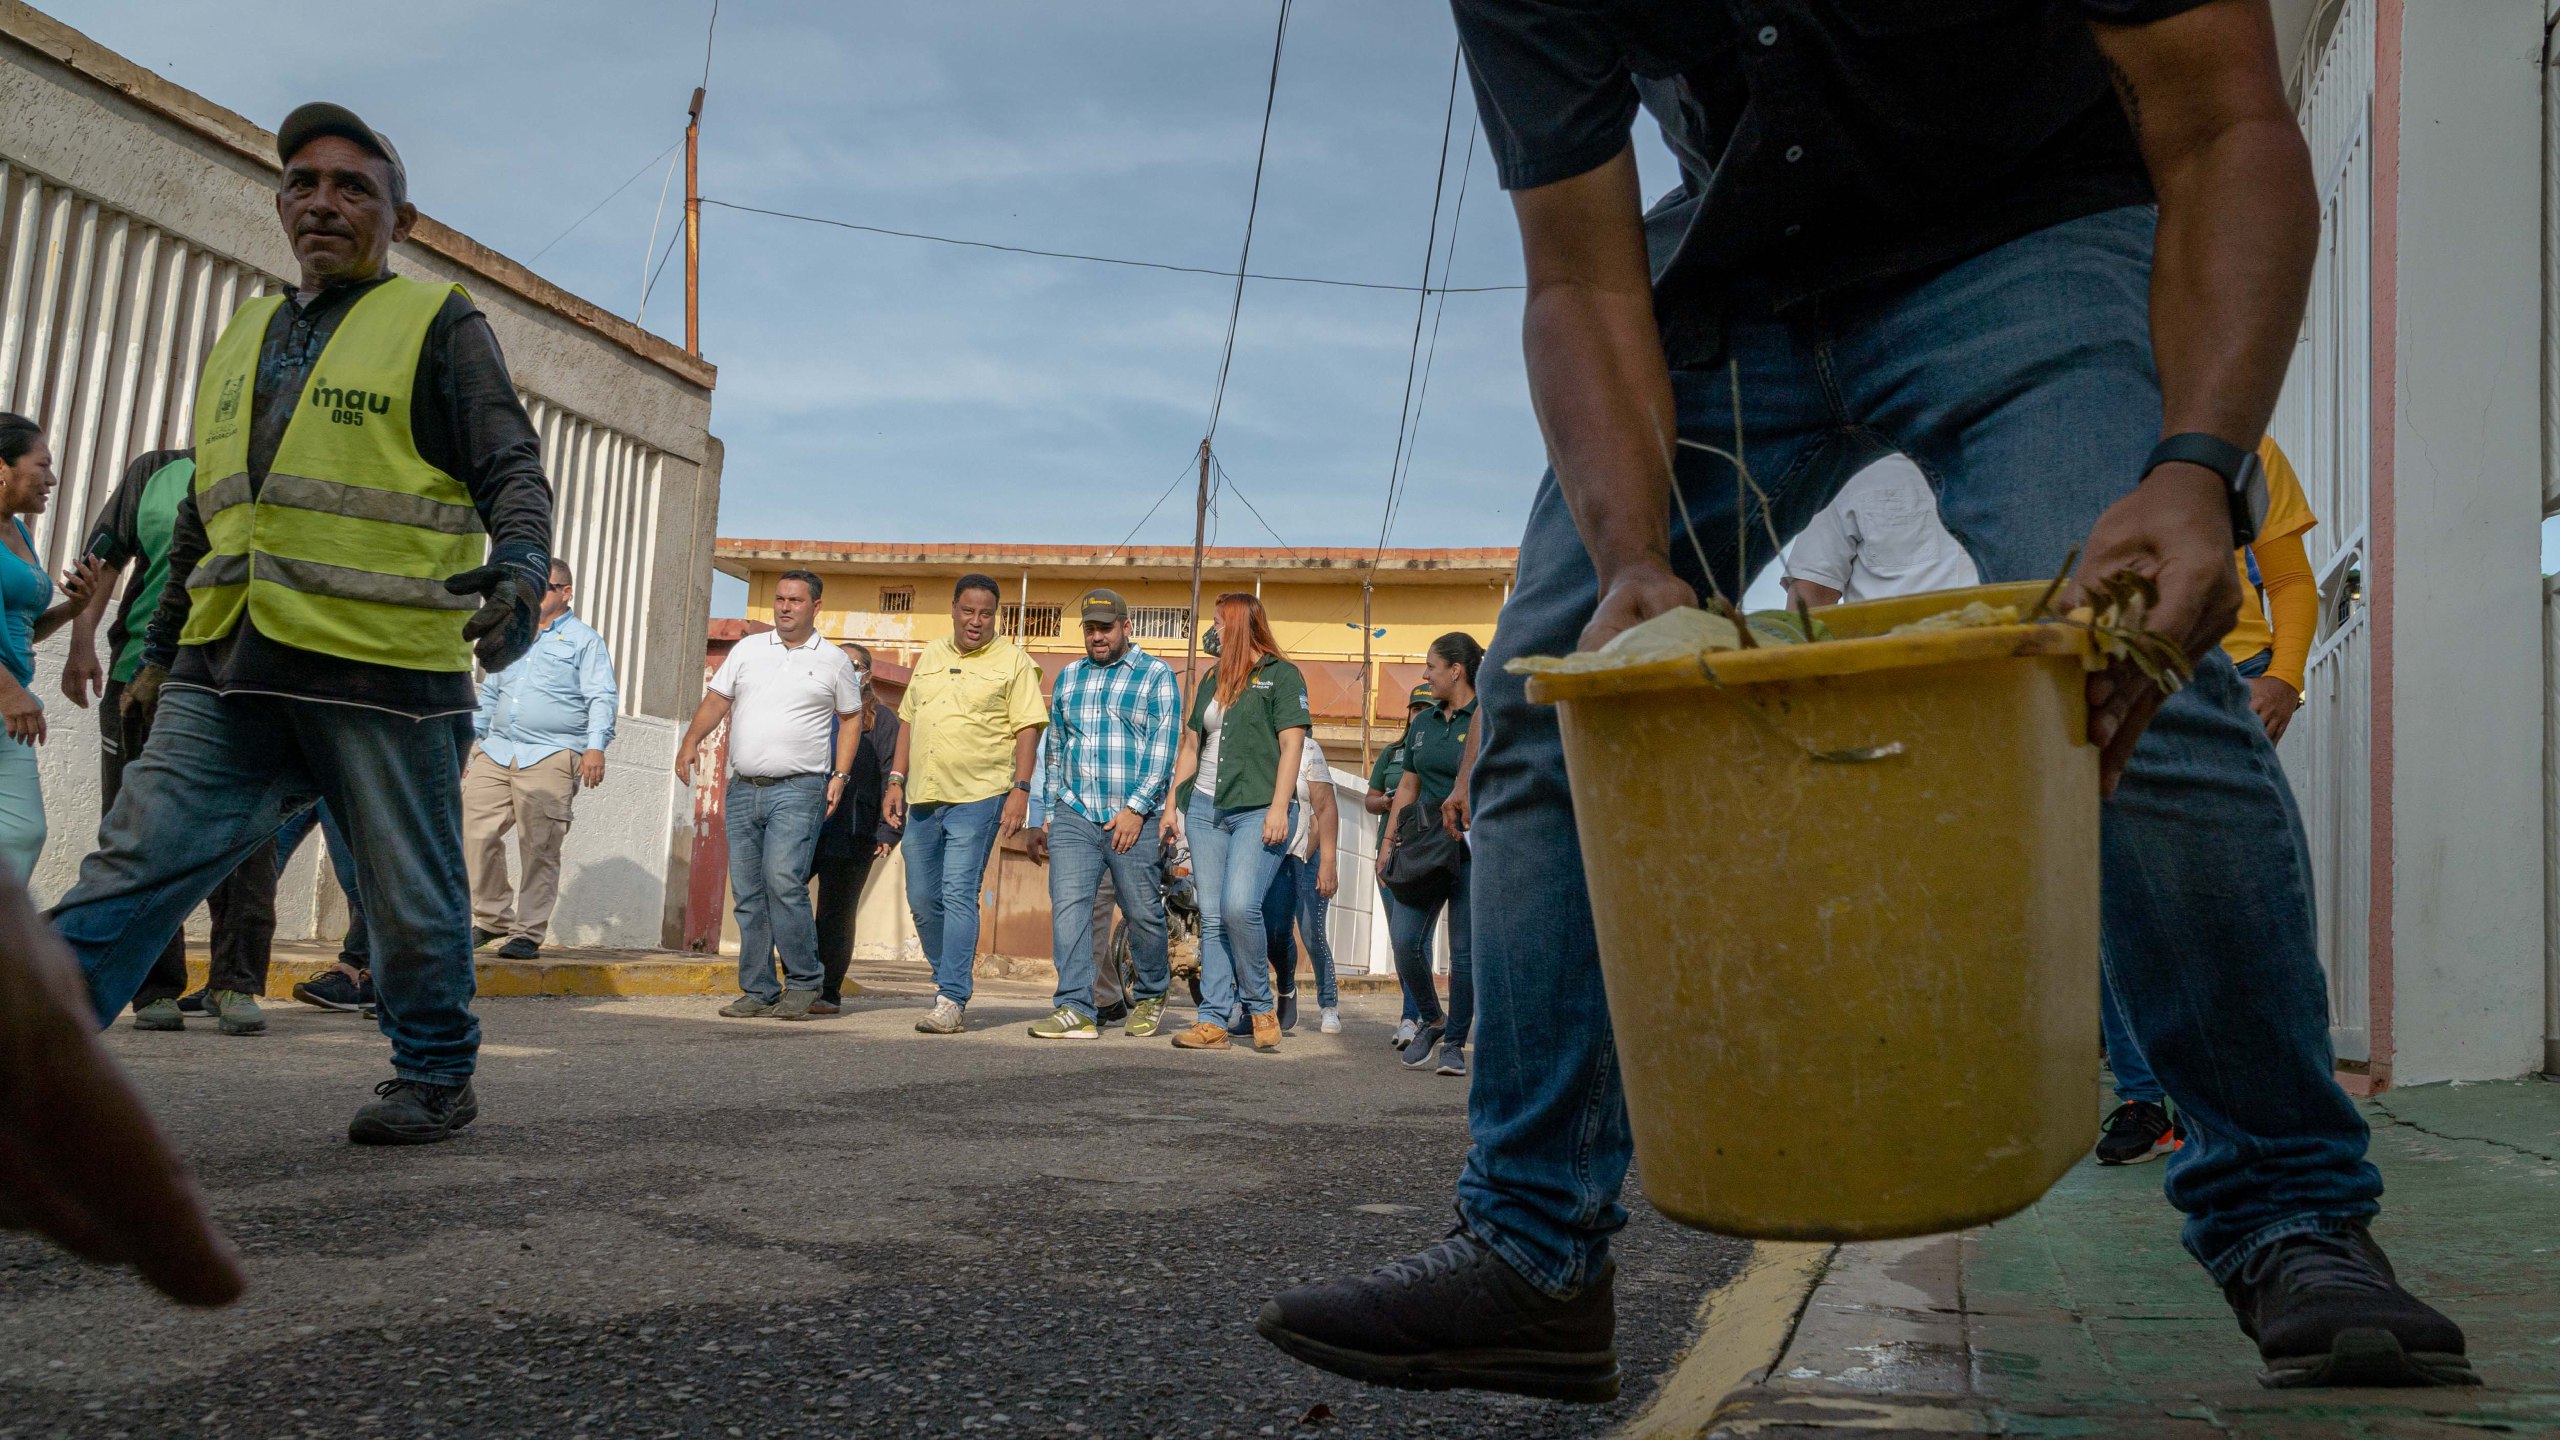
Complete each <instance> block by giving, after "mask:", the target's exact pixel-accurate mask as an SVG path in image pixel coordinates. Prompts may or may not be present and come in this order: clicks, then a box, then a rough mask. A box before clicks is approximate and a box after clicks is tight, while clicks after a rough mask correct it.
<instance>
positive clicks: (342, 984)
mask: <svg viewBox="0 0 2560 1440" xmlns="http://www.w3.org/2000/svg"><path fill="white" fill-rule="evenodd" d="M293 998H294V999H296V1000H299V1001H301V1002H302V1003H303V1004H305V1005H317V1006H319V1007H320V1008H321V1009H323V1010H341V1011H350V1012H353V1011H361V1010H363V1009H364V1007H366V1006H367V1005H370V1004H372V1003H373V977H372V976H371V975H369V974H368V975H364V976H361V977H358V976H351V975H349V974H348V973H347V972H346V971H344V970H341V969H338V968H336V967H334V966H332V967H331V968H329V969H327V970H323V971H321V972H320V973H319V974H317V975H314V976H312V977H311V978H310V979H308V980H305V981H302V982H301V983H299V984H297V985H295V986H294V987H293Z"/></svg>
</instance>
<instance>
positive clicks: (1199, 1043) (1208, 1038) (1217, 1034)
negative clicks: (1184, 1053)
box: [1173, 1020, 1234, 1050]
mask: <svg viewBox="0 0 2560 1440" xmlns="http://www.w3.org/2000/svg"><path fill="white" fill-rule="evenodd" d="M1232 1043H1234V1042H1233V1041H1231V1040H1229V1039H1228V1038H1227V1027H1226V1026H1224V1025H1221V1024H1219V1023H1218V1022H1217V1021H1215V1020H1203V1021H1201V1022H1199V1023H1198V1024H1196V1025H1194V1026H1192V1027H1191V1028H1190V1029H1188V1030H1185V1031H1183V1032H1182V1033H1181V1034H1179V1035H1176V1036H1174V1037H1173V1048H1175V1049H1176V1050H1224V1049H1226V1048H1227V1047H1228V1046H1229V1045H1230V1044H1232Z"/></svg>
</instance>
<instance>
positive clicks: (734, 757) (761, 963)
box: [676, 570, 863, 1020]
mask: <svg viewBox="0 0 2560 1440" xmlns="http://www.w3.org/2000/svg"><path fill="white" fill-rule="evenodd" d="M825 588H826V587H825V582H823V581H821V580H819V578H818V577H817V576H815V575H813V574H811V573H809V572H808V571H806V570H788V571H785V572H783V576H782V578H781V579H780V580H777V581H775V582H774V586H773V628H772V629H771V630H768V631H765V632H762V633H760V634H755V635H750V636H748V637H747V638H745V639H743V640H741V641H739V642H738V643H737V645H736V646H734V647H733V648H732V649H731V650H730V651H729V658H728V659H726V660H723V661H721V662H720V668H719V670H718V671H717V672H716V673H714V674H713V675H712V677H711V686H710V689H709V691H708V693H706V694H704V696H703V697H702V705H701V707H700V708H698V709H696V710H695V711H694V712H693V724H692V726H691V727H690V728H689V729H687V730H686V731H685V732H684V743H683V744H682V745H680V746H678V747H677V748H676V778H677V779H678V780H681V781H684V782H685V783H686V784H688V785H690V784H692V783H693V762H694V757H695V756H696V755H697V754H699V753H700V752H701V750H702V741H703V738H704V737H705V736H707V735H709V734H710V733H711V731H712V728H713V727H714V726H717V725H718V724H719V723H720V721H721V719H722V718H723V717H726V718H727V719H728V721H729V789H728V794H727V797H726V799H725V800H724V801H723V802H722V804H723V808H724V809H725V811H726V812H727V815H728V825H729V889H730V891H731V892H732V894H733V895H734V897H735V899H736V903H737V907H738V989H739V991H740V994H739V996H738V998H737V999H736V1000H734V1001H732V1002H730V1003H729V1004H727V1005H724V1006H722V1007H721V1008H720V1013H721V1014H723V1015H728V1016H733V1017H738V1018H746V1017H752V1016H757V1015H770V1016H772V1017H774V1018H775V1019H777V1020H806V1019H808V1018H809V1007H810V1005H812V1004H813V1003H815V1002H816V1000H817V998H818V987H819V985H820V984H821V983H822V982H823V979H824V975H825V971H824V968H823V967H822V966H821V964H820V963H819V960H818V922H817V915H816V913H815V912H814V911H812V910H811V909H810V907H809V861H810V857H811V856H812V855H814V854H815V853H816V851H817V845H818V829H819V827H820V826H821V825H823V824H825V823H826V818H827V816H828V814H829V813H830V812H832V811H833V810H834V809H835V808H836V805H837V803H838V802H839V801H841V800H842V799H843V798H844V787H845V779H846V777H847V776H848V775H850V774H851V773H852V771H853V756H854V751H855V749H856V748H857V747H858V746H860V745H861V743H862V716H863V703H862V680H861V677H860V676H859V675H857V674H856V673H855V671H854V668H853V661H852V660H851V659H849V658H848V657H847V656H846V655H845V653H844V651H842V650H840V649H838V648H837V647H836V646H834V645H832V644H830V643H828V642H827V641H826V640H823V639H821V638H819V635H818V632H817V623H818V596H819V594H820V593H821V592H823V591H824V589H825ZM777 954H778V955H779V957H780V959H781V962H782V983H780V984H776V983H775V981H774V976H773V969H774V960H775V958H776V956H777Z"/></svg>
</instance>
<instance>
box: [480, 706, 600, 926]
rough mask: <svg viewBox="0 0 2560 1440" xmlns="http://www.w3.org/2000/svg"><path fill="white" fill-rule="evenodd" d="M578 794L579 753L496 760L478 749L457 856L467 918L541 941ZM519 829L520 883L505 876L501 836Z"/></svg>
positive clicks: (557, 895) (553, 902) (557, 888)
mask: <svg viewBox="0 0 2560 1440" xmlns="http://www.w3.org/2000/svg"><path fill="white" fill-rule="evenodd" d="M577 791H578V752H577V751H575V750H562V751H560V752H559V753H557V754H554V755H548V756H545V757H543V758H542V759H540V760H537V761H535V762H533V763H532V764H530V765H501V764H499V763H498V762H497V761H495V760H492V759H490V758H489V756H488V755H487V753H486V752H484V751H482V750H481V749H480V747H479V746H477V745H474V746H472V747H471V768H470V769H469V770H467V771H465V772H464V773H463V777H462V855H463V860H464V861H465V863H466V864H468V865H469V867H470V870H471V923H472V924H473V925H476V926H478V927H479V928H481V929H483V930H487V931H490V932H492V933H495V934H499V935H504V936H507V937H509V938H510V939H515V938H522V939H526V940H531V941H532V942H533V943H535V944H536V945H539V944H541V943H542V939H543V932H544V931H545V930H547V929H549V928H550V925H551V908H552V907H553V906H554V905H556V904H558V903H559V900H560V842H561V841H563V840H565V839H567V838H568V835H569V801H570V798H571V797H572V796H574V795H575V794H577ZM509 830H513V831H515V832H516V851H517V854H518V855H520V856H521V857H522V858H523V860H524V884H523V885H522V886H521V887H517V886H514V885H510V884H509V883H508V881H507V847H506V835H507V832H508V831H509Z"/></svg>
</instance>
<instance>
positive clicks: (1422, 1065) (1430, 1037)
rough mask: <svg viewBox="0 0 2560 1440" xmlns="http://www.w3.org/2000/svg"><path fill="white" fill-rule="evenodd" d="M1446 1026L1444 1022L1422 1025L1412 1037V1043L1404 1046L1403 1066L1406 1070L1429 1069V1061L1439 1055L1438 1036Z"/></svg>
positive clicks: (1446, 1028) (1445, 1029)
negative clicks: (1418, 1031)
mask: <svg viewBox="0 0 2560 1440" xmlns="http://www.w3.org/2000/svg"><path fill="white" fill-rule="evenodd" d="M1448 1028H1449V1027H1448V1025H1447V1024H1446V1023H1445V1022H1444V1023H1442V1024H1437V1025H1425V1026H1423V1027H1422V1029H1421V1031H1420V1033H1418V1034H1416V1035H1415V1036H1414V1037H1413V1043H1412V1044H1410V1045H1407V1046H1406V1047H1404V1068H1406V1069H1407V1070H1428V1069H1430V1068H1431V1062H1432V1061H1433V1060H1434V1059H1436V1058H1438V1055H1439V1049H1440V1036H1441V1035H1442V1034H1443V1033H1444V1032H1446V1031H1447V1030H1448Z"/></svg>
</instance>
